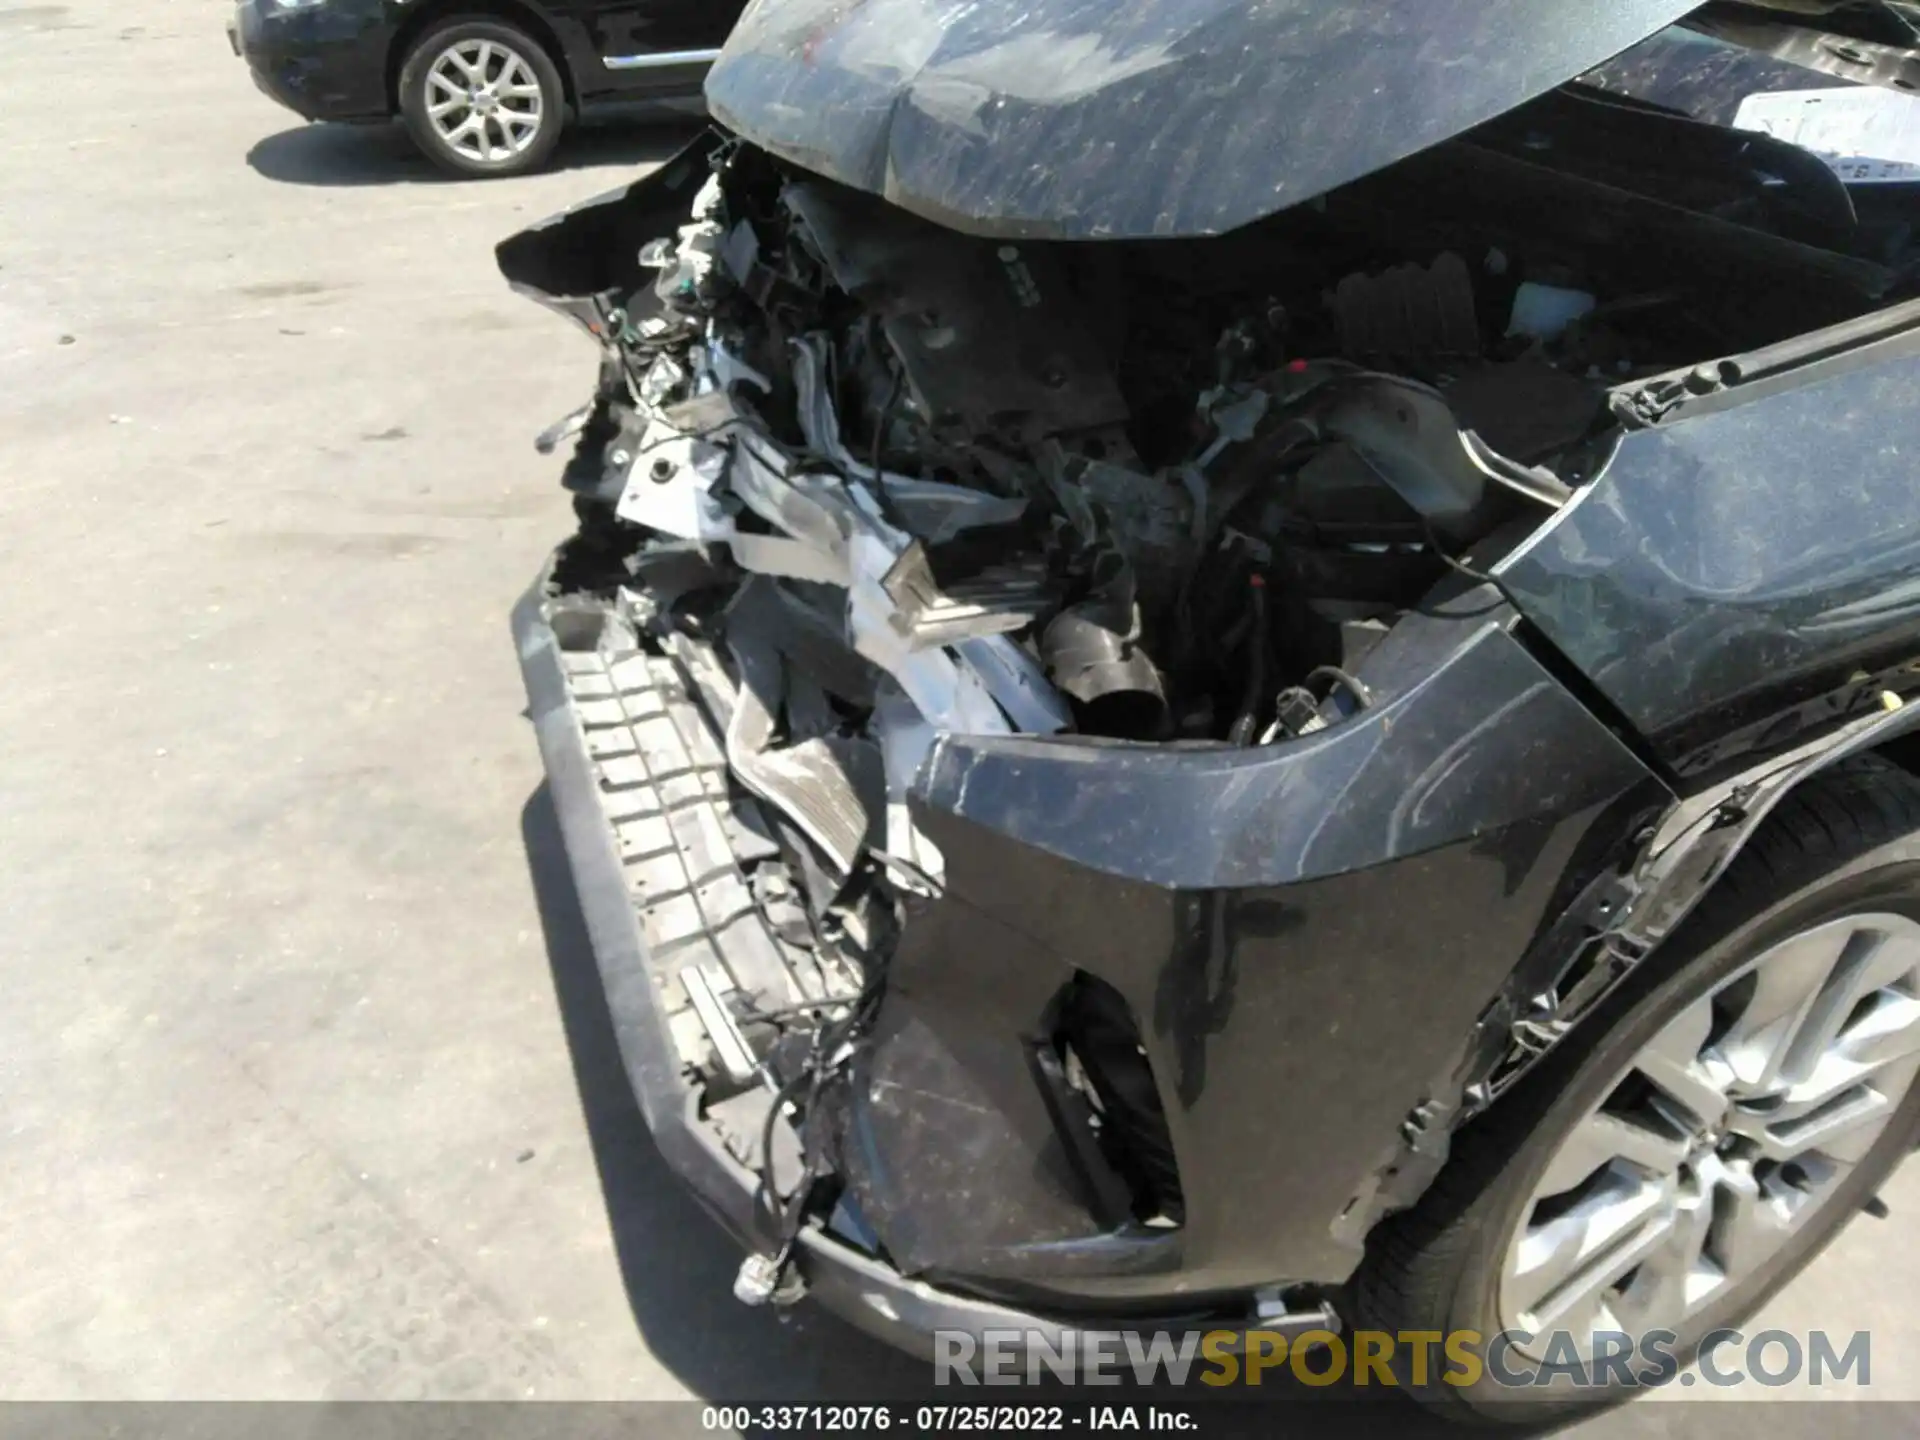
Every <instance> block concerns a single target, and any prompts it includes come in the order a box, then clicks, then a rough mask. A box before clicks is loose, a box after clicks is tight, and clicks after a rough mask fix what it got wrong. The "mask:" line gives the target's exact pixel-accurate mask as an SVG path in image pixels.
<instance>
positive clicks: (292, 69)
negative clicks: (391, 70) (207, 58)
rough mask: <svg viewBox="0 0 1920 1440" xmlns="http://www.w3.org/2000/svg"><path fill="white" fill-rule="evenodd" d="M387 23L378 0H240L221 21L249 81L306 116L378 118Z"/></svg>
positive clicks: (388, 109)
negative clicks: (282, 0) (280, 0)
mask: <svg viewBox="0 0 1920 1440" xmlns="http://www.w3.org/2000/svg"><path fill="white" fill-rule="evenodd" d="M392 38H393V31H392V26H391V25H390V24H389V23H388V21H387V18H386V15H385V12H384V10H383V8H382V6H381V5H380V4H379V3H378V0H326V3H323V4H319V5H309V6H302V7H300V8H298V9H287V8H284V7H282V6H280V5H279V4H276V3H274V0H242V3H241V4H240V5H239V6H238V8H237V9H236V10H235V12H234V16H233V18H232V19H231V20H230V21H228V22H227V40H228V43H229V44H231V45H232V47H233V52H234V54H236V55H238V56H240V57H241V58H242V59H244V60H245V61H246V62H247V68H248V69H249V70H251V71H252V72H253V80H254V84H256V85H257V86H259V87H260V89H261V90H262V91H263V92H264V93H265V94H267V95H269V96H271V97H272V98H273V99H275V100H277V101H279V102H280V104H282V105H284V106H286V107H287V108H288V109H289V110H291V111H293V112H294V113H295V114H297V115H299V116H301V117H302V118H304V119H307V120H381V119H385V118H387V117H388V116H390V115H391V114H392V113H393V106H392V102H391V97H390V96H389V94H388V91H387V74H386V66H387V52H388V47H389V45H390V44H391V41H392Z"/></svg>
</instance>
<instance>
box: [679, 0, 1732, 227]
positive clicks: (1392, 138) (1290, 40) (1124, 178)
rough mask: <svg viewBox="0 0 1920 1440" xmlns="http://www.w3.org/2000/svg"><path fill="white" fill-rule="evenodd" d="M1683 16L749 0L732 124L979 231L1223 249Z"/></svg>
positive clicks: (720, 78) (1641, 2) (1048, 0)
mask: <svg viewBox="0 0 1920 1440" xmlns="http://www.w3.org/2000/svg"><path fill="white" fill-rule="evenodd" d="M1693 8H1694V6H1693V4H1692V3H1689V0H1613V3H1610V4H1606V5H1596V4H1593V3H1592V0H1374V3H1369V4H1354V3H1352V0H1265V3H1249V0H1142V3H1131V4H1126V5H1116V4H1114V3H1112V0H866V3H858V0H762V3H761V4H759V5H757V6H755V7H753V8H752V9H751V10H750V11H749V13H748V14H747V15H746V16H745V17H744V18H743V19H742V20H741V22H740V24H739V26H738V28H736V29H735V30H734V32H733V36H732V38H731V39H730V40H729V41H728V42H727V47H726V50H725V53H724V54H723V55H722V56H721V58H720V60H719V62H718V63H717V64H716V65H715V67H714V69H713V70H712V72H711V73H710V74H709V76H708V78H707V100H708V103H709V105H710V106H711V108H712V110H713V113H714V114H715V115H716V116H718V117H719V118H720V119H721V120H722V121H724V122H725V123H726V124H727V125H728V126H729V127H731V128H732V129H734V130H736V131H738V132H739V133H740V134H742V135H744V136H745V137H747V138H748V139H750V140H752V141H753V142H754V143H755V144H758V145H760V146H762V147H764V148H765V149H768V150H771V151H773V152H774V153H775V154H777V155H781V156H784V157H785V158H787V159H789V160H791V161H794V162H795V163H797V164H800V165H803V166H806V167H807V168H809V169H812V170H816V171H818V172H819V173H821V174H824V175H828V176H831V177H832V178H834V179H836V180H841V181H844V182H845V183H847V184H849V185H854V186H858V187H860V188H861V189H864V190H870V191H873V192H875V193H878V194H882V195H885V196H886V197H887V198H888V199H890V200H892V201H894V202H895V203H897V204H900V205H903V206H905V207H906V208H907V209H909V210H914V211H917V212H919V213H920V214H922V215H925V216H927V217H929V218H931V219H935V220H939V221H942V222H943V223H946V224H950V225H952V226H954V227H955V228H958V229H962V230H967V231H970V232H973V233H977V234H991V235H1007V236H1052V237H1063V238H1065V237H1084V238H1092V237H1101V236H1114V237H1119V236H1152V235H1201V234H1214V233H1218V232H1220V231H1224V230H1231V229H1233V228H1234V227H1235V226H1238V225H1243V224H1245V223H1247V222H1248V221H1251V220H1255V219H1258V218H1259V217H1260V216H1262V215H1268V214H1271V213H1273V212H1274V211H1276V210H1280V209H1283V208H1285V207H1287V206H1290V205H1296V204H1299V203H1300V202H1302V201H1304V200H1308V199H1311V198H1312V197H1313V196H1315V195H1318V194H1321V193H1323V192H1324V191H1327V190H1330V189H1332V188H1333V187H1335V186H1337V185H1340V184H1343V183H1345V182H1346V181H1348V180H1352V179H1355V178H1357V177H1359V176H1361V175H1365V174H1369V173H1371V172H1372V171H1375V170H1378V169H1380V168H1381V167H1382V166H1385V165H1388V164H1391V163H1392V162H1393V161H1395V160H1399V159H1402V158H1404V157H1405V156H1407V155H1411V154H1413V153H1414V152H1415V151H1417V150H1421V149H1424V148H1426V147H1427V146H1429V145H1432V144H1434V143H1436V142H1438V141H1440V140H1443V139H1446V138H1447V137H1448V136H1450V135H1455V134H1458V133H1459V132H1461V131H1462V130H1465V129H1468V128H1470V127H1472V126H1474V125H1476V124H1479V123H1480V122H1481V121H1484V120H1488V119H1491V118H1492V117H1493V116H1495V115H1498V114H1500V113H1501V112H1503V111H1506V110H1509V109H1511V108H1512V107H1514V106H1515V105H1518V104H1520V103H1521V102H1522V101H1525V100H1528V99H1530V98H1532V97H1533V96H1535V95H1539V94H1541V93H1543V92H1544V91H1546V90H1549V89H1551V88H1552V87H1553V86H1555V85H1558V84H1560V83H1562V82H1563V81H1566V80H1569V79H1572V78H1573V77H1574V76H1576V75H1579V74H1581V73H1582V72H1584V71H1586V70H1588V69H1591V68H1592V67H1593V66H1595V65H1598V64H1600V63H1601V62H1602V61H1605V60H1607V59H1609V58H1611V57H1612V56H1614V55H1616V54H1618V53H1619V52H1620V51H1622V50H1624V49H1626V48H1627V47H1628V46H1630V45H1632V44H1634V43H1635V42H1636V41H1638V40H1640V39H1642V38H1644V37H1645V36H1647V35H1649V34H1652V33H1653V32H1655V31H1658V30H1660V29H1662V28H1663V27H1665V26H1667V25H1669V24H1671V23H1672V22H1674V21H1676V20H1678V19H1680V18H1681V17H1682V16H1683V15H1685V14H1686V13H1687V12H1688V11H1690V10H1692V9H1693Z"/></svg>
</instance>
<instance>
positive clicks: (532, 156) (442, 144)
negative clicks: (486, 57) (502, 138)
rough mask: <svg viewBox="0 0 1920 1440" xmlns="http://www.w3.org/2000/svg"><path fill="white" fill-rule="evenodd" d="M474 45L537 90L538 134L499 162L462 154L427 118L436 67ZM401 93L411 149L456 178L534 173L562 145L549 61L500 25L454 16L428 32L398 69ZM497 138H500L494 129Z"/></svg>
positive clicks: (527, 38)
mask: <svg viewBox="0 0 1920 1440" xmlns="http://www.w3.org/2000/svg"><path fill="white" fill-rule="evenodd" d="M474 42H484V43H486V44H489V45H492V46H493V47H495V50H496V51H498V52H501V53H503V54H504V55H505V56H509V57H512V60H514V61H517V62H518V63H519V64H520V65H521V66H523V67H524V68H525V70H526V71H528V72H530V73H531V74H532V75H533V77H534V80H535V81H536V82H537V83H538V85H539V90H540V95H539V102H540V111H539V123H538V126H537V128H536V129H535V130H534V131H533V132H532V134H531V136H530V138H528V139H527V140H526V142H525V143H524V145H522V146H521V148H519V149H516V150H513V151H512V152H511V153H509V154H505V155H503V156H501V157H500V158H497V159H490V158H483V157H480V156H475V155H471V154H466V153H463V152H462V151H461V150H460V149H458V148H456V146H455V144H454V143H453V142H452V141H451V140H450V139H449V138H448V136H447V134H445V133H444V132H443V131H442V129H441V126H440V125H439V124H437V123H436V121H435V117H434V116H433V115H432V114H430V113H429V106H430V105H431V104H432V103H433V99H434V97H433V96H432V95H430V94H429V93H428V90H429V86H430V83H431V82H430V77H431V76H432V74H433V73H434V70H435V67H436V66H438V65H439V64H440V62H441V61H442V60H443V59H444V58H445V57H447V56H449V55H451V54H453V53H455V52H457V51H459V50H460V49H461V47H463V46H471V45H472V44H473V43H474ZM505 63H507V62H504V61H503V64H505ZM399 90H400V114H401V117H402V118H403V119H404V120H405V121H406V126H407V131H408V133H409V134H410V135H412V137H413V141H414V144H416V145H418V146H419V147H420V149H421V150H422V151H423V152H424V153H425V154H426V155H427V157H428V158H429V159H431V160H432V161H433V162H434V163H435V164H436V165H438V166H440V167H441V168H442V169H443V170H448V171H451V172H452V173H453V174H455V175H463V176H468V177H473V178H484V179H492V178H497V177H500V176H504V175H524V174H526V173H527V172H528V171H531V170H537V169H539V168H540V167H541V166H542V165H544V164H546V162H547V160H548V158H549V157H550V156H551V155H552V154H553V148H554V146H555V145H557V144H559V143H560V132H561V130H563V129H564V128H565V126H566V121H567V114H566V106H567V93H566V87H565V86H564V85H563V84H562V83H561V80H560V71H559V69H558V68H557V67H556V66H555V64H554V62H553V57H552V56H550V55H549V54H548V53H547V51H546V47H545V46H543V45H542V44H541V43H540V42H539V41H538V40H536V39H535V38H534V37H533V36H531V35H529V34H528V33H527V32H526V31H524V30H521V29H519V28H518V27H516V26H514V25H510V24H508V23H507V22H505V21H503V20H496V19H491V18H486V19H483V18H480V17H478V16H459V15H455V16H450V17H449V18H447V19H445V20H442V21H440V22H438V23H436V24H434V25H431V26H429V27H428V28H427V29H426V30H425V31H424V32H422V33H421V35H420V36H419V38H418V39H417V40H415V41H414V44H413V48H412V49H411V50H410V51H408V52H407V58H406V60H405V62H404V63H403V64H402V65H401V67H400V84H399ZM495 133H496V134H498V133H501V132H500V131H499V130H497V129H496V131H495ZM499 148H502V149H505V148H506V147H505V146H504V145H503V146H501V147H499Z"/></svg>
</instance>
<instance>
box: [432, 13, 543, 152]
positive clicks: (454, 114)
mask: <svg viewBox="0 0 1920 1440" xmlns="http://www.w3.org/2000/svg"><path fill="white" fill-rule="evenodd" d="M426 111H427V117H428V119H429V120H430V121H431V122H432V124H433V127H434V129H435V130H436V131H438V132H439V134H440V137H441V139H442V140H444V141H445V142H446V144H447V146H448V148H449V149H452V150H454V151H456V152H457V153H459V154H461V155H464V156H466V157H467V158H468V159H469V160H474V161H478V162H481V163H483V164H484V163H493V162H497V161H502V160H508V159H511V158H512V157H513V156H515V155H518V154H520V153H522V152H523V151H525V150H526V148H527V147H528V146H530V145H531V144H533V142H534V140H535V138H536V137H537V136H538V135H539V134H540V126H541V121H542V119H543V117H544V115H545V100H544V97H543V96H542V94H541V90H540V82H539V79H538V77H536V76H535V74H534V72H533V67H532V66H531V65H530V64H528V62H527V60H526V58H525V57H524V56H522V55H519V54H517V53H516V52H515V51H514V50H513V49H511V48H510V47H509V46H507V45H504V44H502V43H500V42H499V41H497V40H481V39H462V40H457V41H455V42H454V43H453V44H451V45H449V46H448V47H447V48H446V49H445V50H443V51H442V52H441V53H440V54H439V55H438V56H436V57H435V58H434V61H433V63H432V65H431V66H429V67H428V70H427V106H426Z"/></svg>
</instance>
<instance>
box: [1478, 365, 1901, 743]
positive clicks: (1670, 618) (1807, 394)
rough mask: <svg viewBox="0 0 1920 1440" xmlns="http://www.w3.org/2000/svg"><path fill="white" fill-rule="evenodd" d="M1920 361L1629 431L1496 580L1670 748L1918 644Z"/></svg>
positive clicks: (1810, 695) (1806, 695)
mask: <svg viewBox="0 0 1920 1440" xmlns="http://www.w3.org/2000/svg"><path fill="white" fill-rule="evenodd" d="M1917 393H1920V357H1910V358H1905V359H1896V360H1889V361H1886V362H1885V363H1882V364H1878V365H1875V366H1872V367H1871V368H1864V369H1855V370H1852V371H1849V372H1846V373H1841V374H1835V375H1831V376H1829V377H1827V378H1824V379H1815V380H1811V381H1810V382H1809V383H1807V384H1806V385H1804V386H1802V387H1800V388H1797V389H1792V390H1788V391H1786V392H1784V393H1781V394H1776V395H1773V396H1771V397H1768V398H1764V399H1757V400H1754V401H1751V402H1750V403H1747V404H1742V405H1735V406H1733V407H1731V408H1727V409H1722V410H1719V411H1716V412H1712V413H1707V414H1701V415H1697V416H1694V417H1692V418H1688V419H1682V420H1678V421H1676V422H1674V423H1671V424H1667V425H1663V426H1660V427H1658V428H1656V429H1651V430H1641V431H1636V432H1633V433H1630V434H1628V435H1627V436H1626V438H1625V440H1624V441H1623V442H1622V444H1621V447H1620V450H1619V452H1618V454H1617V455H1616V456H1615V458H1614V460H1613V463H1612V464H1611V465H1609V466H1608V468H1607V470H1606V471H1605V473H1604V474H1602V475H1601V477H1600V478H1599V479H1598V480H1597V481H1595V482H1594V484H1593V485H1592V486H1591V487H1590V489H1589V490H1588V491H1587V492H1586V493H1584V494H1583V495H1582V496H1581V498H1580V499H1579V500H1578V501H1576V502H1575V504H1574V505H1573V507H1572V508H1571V509H1570V510H1569V511H1568V512H1567V513H1566V514H1565V515H1564V516H1563V517H1562V518H1561V519H1560V520H1559V521H1558V522H1557V523H1556V524H1554V525H1552V526H1551V527H1549V528H1548V529H1547V530H1546V531H1545V532H1544V533H1542V534H1541V535H1540V536H1539V537H1538V538H1537V539H1535V540H1534V541H1533V542H1532V543H1531V544H1530V545H1529V546H1528V547H1527V548H1526V549H1525V550H1523V551H1521V552H1520V553H1519V554H1518V555H1517V556H1515V557H1514V558H1513V559H1512V560H1510V561H1509V562H1508V563H1507V565H1506V566H1505V567H1504V569H1503V571H1502V573H1501V581H1502V584H1503V587H1504V588H1505V589H1506V591H1507V592H1508V594H1509V595H1511V596H1512V597H1513V598H1514V600H1515V602H1516V603H1517V604H1518V605H1519V606H1520V608H1521V610H1522V611H1523V612H1524V613H1525V614H1526V615H1527V616H1528V618H1529V619H1531V620H1532V621H1533V622H1534V623H1535V624H1536V625H1537V626H1538V627H1539V628H1540V630H1541V631H1542V632H1544V633H1545V635H1546V636H1547V638H1548V639H1549V640H1551V641H1552V642H1553V644H1554V645H1555V646H1557V647H1558V648H1559V649H1560V651H1561V652H1562V653H1563V654H1565V655H1566V656H1567V658H1568V659H1569V660H1571V661H1572V662H1573V664H1575V665H1576V666H1578V667H1579V668H1580V669H1581V670H1582V671H1583V672H1584V673H1585V674H1586V675H1587V676H1588V677H1589V678H1590V679H1591V680H1593V682H1594V683H1595V684H1596V685H1598V686H1599V688H1600V689H1601V690H1602V691H1603V692H1604V693H1605V694H1606V696H1607V698H1608V699H1609V700H1611V701H1612V702H1613V703H1614V704H1615V705H1617V706H1618V707H1619V708H1620V710H1621V711H1622V712H1623V713H1624V714H1625V716H1626V717H1627V719H1628V720H1630V721H1631V722H1632V723H1633V724H1634V726H1635V727H1636V728H1637V729H1638V730H1639V731H1640V732H1641V733H1642V734H1643V735H1645V736H1647V737H1649V738H1650V739H1651V740H1653V741H1654V742H1655V743H1656V744H1657V745H1659V746H1660V747H1661V748H1662V749H1663V750H1665V751H1667V752H1668V754H1669V756H1670V757H1677V756H1679V755H1680V754H1681V753H1682V752H1684V751H1686V750H1687V749H1689V748H1690V747H1691V746H1692V745H1694V744H1695V743H1697V742H1698V741H1701V740H1704V739H1708V738H1711V737H1712V736H1713V735H1715V734H1718V733H1722V732H1724V731H1725V730H1726V729H1727V728H1728V727H1729V726H1733V725H1738V724H1741V723H1743V722H1746V721H1751V720H1758V719H1761V718H1764V716H1765V715H1767V714H1774V713H1778V712H1780V711H1781V710H1782V709H1783V707H1785V706H1787V705H1790V704H1792V703H1795V702H1796V701H1800V700H1811V699H1814V698H1816V697H1818V696H1821V695H1823V694H1825V693H1827V692H1829V691H1831V690H1833V689H1834V688H1835V687H1837V686H1841V685H1844V684H1845V683H1846V682H1847V680H1848V677H1849V676H1851V675H1853V674H1856V673H1859V672H1862V671H1871V670H1874V669H1876V668H1877V667H1880V666H1884V665H1889V664H1892V663H1894V662H1897V661H1900V660H1903V659H1906V658H1907V657H1908V656H1910V655H1912V654H1913V653H1915V651H1916V650H1920V407H1916V405H1915V396H1916V394H1917Z"/></svg>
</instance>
